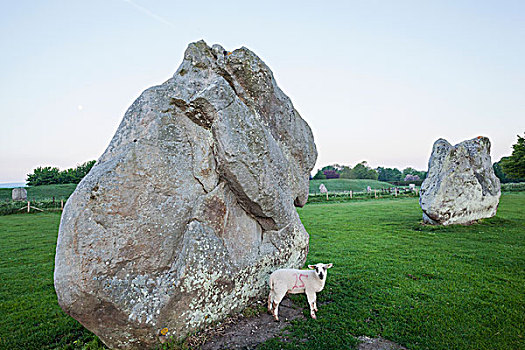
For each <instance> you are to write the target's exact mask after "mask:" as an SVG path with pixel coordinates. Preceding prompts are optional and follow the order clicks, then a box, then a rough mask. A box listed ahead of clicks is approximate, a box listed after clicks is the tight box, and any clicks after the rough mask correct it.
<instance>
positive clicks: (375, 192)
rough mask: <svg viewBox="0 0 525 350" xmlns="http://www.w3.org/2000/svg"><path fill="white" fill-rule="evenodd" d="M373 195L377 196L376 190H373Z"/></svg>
mask: <svg viewBox="0 0 525 350" xmlns="http://www.w3.org/2000/svg"><path fill="white" fill-rule="evenodd" d="M374 197H375V198H377V190H374Z"/></svg>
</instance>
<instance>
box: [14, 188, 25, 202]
mask: <svg viewBox="0 0 525 350" xmlns="http://www.w3.org/2000/svg"><path fill="white" fill-rule="evenodd" d="M11 197H12V198H13V200H14V201H26V200H27V190H26V189H25V188H23V187H19V188H13V192H11Z"/></svg>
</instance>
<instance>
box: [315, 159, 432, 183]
mask: <svg viewBox="0 0 525 350" xmlns="http://www.w3.org/2000/svg"><path fill="white" fill-rule="evenodd" d="M426 175H427V172H426V171H419V170H416V169H414V168H410V167H408V168H405V169H403V171H401V170H399V169H397V168H384V167H378V168H376V169H372V168H371V167H370V166H369V165H368V163H367V162H366V161H363V162H361V163H358V164H356V166H354V167H351V166H347V165H339V164H334V165H328V166H325V167H323V168H322V169H319V170H318V171H317V173H316V174H315V175H314V177H313V179H314V180H318V179H322V180H324V179H338V178H341V179H371V180H379V181H419V180H423V179H424V178H425V177H426Z"/></svg>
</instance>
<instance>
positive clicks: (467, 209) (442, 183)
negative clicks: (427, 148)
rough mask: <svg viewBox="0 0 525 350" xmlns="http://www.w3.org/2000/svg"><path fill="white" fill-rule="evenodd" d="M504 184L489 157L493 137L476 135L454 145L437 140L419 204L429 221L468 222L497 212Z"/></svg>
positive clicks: (426, 221) (443, 222) (424, 217)
mask: <svg viewBox="0 0 525 350" xmlns="http://www.w3.org/2000/svg"><path fill="white" fill-rule="evenodd" d="M500 195H501V186H500V182H499V179H498V178H497V177H496V175H495V174H494V170H493V168H492V162H491V159H490V141H489V139H488V138H486V137H481V136H480V137H477V138H475V139H472V140H468V141H463V142H461V143H460V144H457V145H456V146H452V145H451V144H450V143H448V142H447V141H446V140H443V139H439V140H437V141H436V142H435V143H434V147H433V149H432V155H431V156H430V160H429V162H428V174H427V177H426V179H425V181H424V182H423V184H422V185H421V195H420V197H419V204H420V205H421V209H422V210H423V221H424V222H425V223H428V224H440V225H450V224H467V223H471V222H473V221H475V220H479V219H482V218H489V217H492V216H494V215H496V210H497V208H498V203H499V197H500Z"/></svg>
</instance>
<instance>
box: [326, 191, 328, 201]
mask: <svg viewBox="0 0 525 350" xmlns="http://www.w3.org/2000/svg"><path fill="white" fill-rule="evenodd" d="M326 200H328V191H326Z"/></svg>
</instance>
